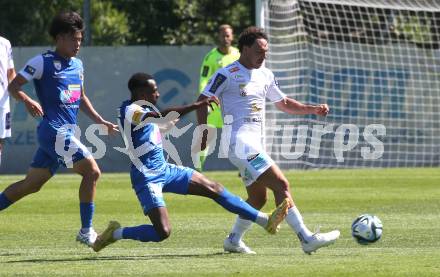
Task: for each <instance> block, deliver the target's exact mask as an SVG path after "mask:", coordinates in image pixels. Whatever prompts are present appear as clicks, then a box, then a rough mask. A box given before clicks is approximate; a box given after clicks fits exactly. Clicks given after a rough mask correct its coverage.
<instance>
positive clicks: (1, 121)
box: [0, 108, 11, 139]
mask: <svg viewBox="0 0 440 277" xmlns="http://www.w3.org/2000/svg"><path fill="white" fill-rule="evenodd" d="M9 137H11V112H10V111H9V109H2V108H0V139H4V138H9Z"/></svg>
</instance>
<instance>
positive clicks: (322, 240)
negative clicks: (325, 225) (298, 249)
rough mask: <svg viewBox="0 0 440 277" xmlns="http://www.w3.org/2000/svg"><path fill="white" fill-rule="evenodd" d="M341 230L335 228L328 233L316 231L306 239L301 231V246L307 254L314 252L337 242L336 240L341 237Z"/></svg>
mask: <svg viewBox="0 0 440 277" xmlns="http://www.w3.org/2000/svg"><path fill="white" fill-rule="evenodd" d="M340 234H341V233H340V232H339V231H338V230H334V231H331V232H328V233H319V232H318V233H315V234H313V235H312V237H311V238H308V239H305V238H303V237H302V235H301V233H300V234H298V238H299V240H300V241H301V246H302V249H303V251H304V253H306V254H309V255H310V254H312V252H315V251H316V250H318V249H319V248H321V247H325V246H328V245H330V244H333V243H335V241H336V240H337V239H338V238H339V236H340Z"/></svg>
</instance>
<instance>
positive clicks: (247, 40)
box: [238, 26, 268, 53]
mask: <svg viewBox="0 0 440 277" xmlns="http://www.w3.org/2000/svg"><path fill="white" fill-rule="evenodd" d="M259 38H264V39H265V40H268V39H267V35H266V33H265V32H264V30H263V29H261V28H257V27H255V26H250V27H247V28H246V29H245V30H244V31H243V32H242V33H241V34H240V37H239V38H238V50H240V53H241V51H242V50H243V46H247V47H251V46H252V44H254V42H255V41H256V40H257V39H259Z"/></svg>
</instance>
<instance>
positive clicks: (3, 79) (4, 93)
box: [0, 37, 15, 165]
mask: <svg viewBox="0 0 440 277" xmlns="http://www.w3.org/2000/svg"><path fill="white" fill-rule="evenodd" d="M14 78H15V69H14V60H13V59H12V48H11V43H10V42H9V40H7V39H5V38H4V37H0V165H1V159H2V147H3V140H4V139H5V138H8V137H10V136H11V112H10V107H9V93H8V85H9V83H10V82H11V81H12V79H14Z"/></svg>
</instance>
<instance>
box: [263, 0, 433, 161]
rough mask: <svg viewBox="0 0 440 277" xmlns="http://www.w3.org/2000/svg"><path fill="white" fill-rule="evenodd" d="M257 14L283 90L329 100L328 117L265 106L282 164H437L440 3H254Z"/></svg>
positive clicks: (270, 145)
mask: <svg viewBox="0 0 440 277" xmlns="http://www.w3.org/2000/svg"><path fill="white" fill-rule="evenodd" d="M256 17H257V18H256V22H257V24H258V25H259V26H260V27H263V28H264V29H265V31H266V32H267V34H268V36H269V48H270V50H269V55H268V59H267V61H266V66H267V67H268V68H270V69H271V70H272V71H273V72H274V74H275V76H276V78H277V80H278V82H279V84H280V86H281V89H282V90H283V92H285V93H286V94H287V95H288V96H290V97H292V98H294V99H297V100H299V101H301V102H305V103H311V104H316V103H328V104H329V106H330V114H329V115H328V116H327V117H326V118H322V117H317V116H291V115H287V114H285V113H282V112H280V111H278V110H276V109H275V107H274V105H272V104H268V105H267V107H266V108H267V112H266V149H267V151H268V152H269V154H270V155H271V156H272V158H273V159H274V160H275V161H276V162H277V164H278V165H280V166H281V167H282V168H309V167H312V168H313V167H318V168H320V167H341V168H344V167H350V168H354V167H416V166H431V167H433V166H439V165H440V157H439V155H440V48H439V43H440V1H434V0H368V1H367V0H261V1H258V0H257V1H256Z"/></svg>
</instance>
